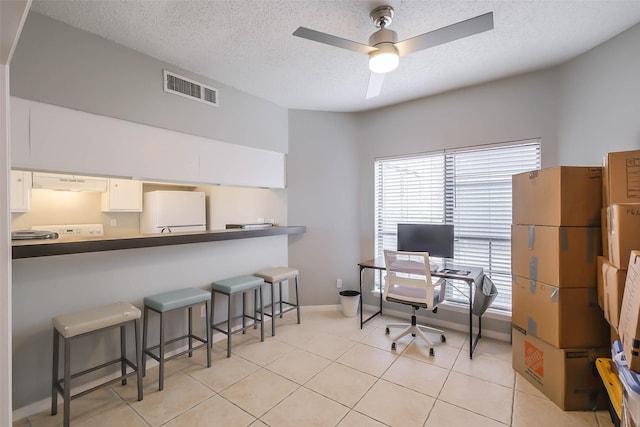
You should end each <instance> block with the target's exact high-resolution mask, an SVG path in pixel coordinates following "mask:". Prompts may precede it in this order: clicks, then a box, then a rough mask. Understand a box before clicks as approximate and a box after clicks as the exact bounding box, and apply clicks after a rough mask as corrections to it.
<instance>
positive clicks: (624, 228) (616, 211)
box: [607, 203, 640, 270]
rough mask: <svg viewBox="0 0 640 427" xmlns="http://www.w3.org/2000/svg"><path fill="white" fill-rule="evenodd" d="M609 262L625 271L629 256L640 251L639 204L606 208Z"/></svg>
mask: <svg viewBox="0 0 640 427" xmlns="http://www.w3.org/2000/svg"><path fill="white" fill-rule="evenodd" d="M607 223H608V229H609V234H608V240H609V262H610V263H611V264H613V265H615V266H616V267H618V268H619V269H621V270H627V265H628V263H629V254H630V253H631V251H632V250H633V249H640V204H639V203H632V204H616V205H611V206H609V207H608V208H607Z"/></svg>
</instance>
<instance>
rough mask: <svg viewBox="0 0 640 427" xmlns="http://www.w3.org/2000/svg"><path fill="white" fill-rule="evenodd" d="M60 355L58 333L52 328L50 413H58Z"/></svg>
mask: <svg viewBox="0 0 640 427" xmlns="http://www.w3.org/2000/svg"><path fill="white" fill-rule="evenodd" d="M59 355H60V334H59V333H58V330H57V329H56V328H53V369H52V371H51V372H52V374H51V415H56V414H57V413H58V387H56V384H57V383H58V370H59V367H58V357H59Z"/></svg>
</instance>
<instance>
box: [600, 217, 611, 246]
mask: <svg viewBox="0 0 640 427" xmlns="http://www.w3.org/2000/svg"><path fill="white" fill-rule="evenodd" d="M600 229H601V230H602V255H603V256H606V257H607V258H608V257H609V224H608V222H607V208H602V209H600Z"/></svg>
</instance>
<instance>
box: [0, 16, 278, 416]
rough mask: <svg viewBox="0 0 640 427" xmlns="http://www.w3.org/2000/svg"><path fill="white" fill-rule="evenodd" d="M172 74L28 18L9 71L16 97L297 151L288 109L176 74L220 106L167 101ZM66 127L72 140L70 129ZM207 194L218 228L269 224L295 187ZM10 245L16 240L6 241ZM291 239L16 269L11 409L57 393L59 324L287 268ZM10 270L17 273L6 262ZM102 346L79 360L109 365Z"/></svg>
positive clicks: (39, 262) (43, 261) (88, 346)
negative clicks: (211, 90) (92, 311)
mask: <svg viewBox="0 0 640 427" xmlns="http://www.w3.org/2000/svg"><path fill="white" fill-rule="evenodd" d="M165 67H169V66H168V64H166V63H163V62H161V61H158V60H156V59H153V58H150V57H147V56H144V55H142V54H139V53H136V52H134V51H132V50H130V49H127V48H124V47H122V46H119V45H117V44H115V43H112V42H109V41H107V40H105V39H102V38H100V37H97V36H95V35H92V34H89V33H86V32H83V31H81V30H77V29H74V28H72V27H69V26H67V25H64V24H61V23H59V22H57V21H54V20H52V19H49V18H46V17H43V16H41V15H37V14H30V15H29V17H28V18H27V22H26V25H25V28H24V31H23V34H22V37H21V38H20V41H19V43H18V46H17V49H16V54H15V61H13V62H12V64H11V74H12V75H13V76H18V78H16V79H15V80H12V81H11V94H12V95H13V96H18V97H21V98H25V99H31V100H36V101H41V102H46V103H50V104H54V105H59V106H63V107H68V108H73V109H78V110H83V111H88V112H91V113H96V114H101V115H105V116H110V117H116V118H120V119H124V120H128V121H133V122H139V123H143V124H146V125H151V126H156V127H162V128H167V129H171V130H175V131H179V132H184V133H190V134H195V135H200V136H203V137H207V138H211V139H215V140H220V141H225V142H229V143H233V144H240V145H247V146H252V147H256V148H261V149H265V150H271V151H276V152H280V153H286V152H287V151H288V112H287V110H286V109H284V108H281V107H279V106H277V105H275V104H272V103H270V102H267V101H264V100H262V99H259V98H256V97H253V96H249V95H247V94H244V93H242V92H240V91H237V90H235V89H233V88H230V87H228V86H226V85H223V84H220V83H219V82H215V81H211V80H209V79H204V78H201V77H199V76H196V75H194V74H193V73H189V72H187V71H185V70H180V69H177V68H175V67H169V68H170V69H171V70H173V71H175V72H177V73H179V74H181V75H184V76H185V77H192V78H194V79H196V80H198V81H201V82H203V83H205V84H208V85H210V86H213V87H216V88H217V89H219V91H220V92H219V95H220V106H219V107H217V108H214V107H210V106H208V105H205V104H201V103H199V102H195V101H191V100H187V99H184V98H182V97H179V96H174V95H171V94H166V93H164V92H163V91H162V70H163V68H165ZM69 129H70V131H73V123H69ZM96 154H98V155H99V153H96ZM3 159H6V157H3ZM69 172H73V171H69ZM7 174H8V171H7ZM3 182H5V181H3ZM0 193H2V191H1V190H0ZM5 194H6V193H5ZM210 194H213V195H214V196H215V197H214V198H215V200H214V202H217V204H216V205H215V206H214V208H213V209H212V210H213V214H212V215H213V216H211V217H210V219H215V220H216V221H217V222H219V221H220V218H225V220H226V219H230V218H235V217H236V216H238V218H237V220H236V221H242V220H244V218H249V217H251V218H253V217H256V218H257V217H258V216H264V217H265V218H269V219H270V218H274V219H277V221H278V222H279V223H280V224H283V225H286V221H287V214H286V209H287V205H286V203H287V201H286V190H274V191H271V190H265V189H254V190H247V191H243V189H239V192H238V193H235V194H236V195H235V196H232V195H231V194H230V193H229V192H226V191H225V190H224V189H222V188H214V189H212V190H211V192H210ZM225 200H226V201H228V202H229V203H228V204H225ZM94 202H95V201H94ZM258 204H260V206H258ZM210 213H211V212H210ZM240 213H241V214H242V215H244V216H243V218H240V217H239V216H240V215H239V214H240ZM7 214H8V207H6V206H4V207H3V215H7ZM125 215H126V214H125ZM7 216H8V215H7ZM25 217H26V216H25ZM52 217H55V215H54V214H52ZM99 218H100V219H103V217H102V216H100V217H99ZM96 220H97V221H98V222H101V221H100V220H98V218H96ZM3 241H4V242H8V241H9V238H8V234H7V235H6V239H3ZM287 242H288V237H287V236H274V237H260V238H253V239H241V240H234V241H226V242H210V243H199V244H189V245H178V246H171V247H158V248H149V249H133V250H123V251H112V252H100V253H89V254H78V255H64V256H55V257H46V258H40V259H37V258H36V259H24V260H14V261H13V262H12V263H11V265H12V266H13V298H12V308H13V314H14V316H13V335H14V337H13V338H14V339H13V349H12V351H13V353H12V354H13V378H14V381H13V393H12V397H13V408H14V409H18V408H22V407H25V406H26V405H30V404H33V403H34V402H38V401H40V400H42V399H46V398H47V397H48V396H49V393H50V385H49V381H50V376H51V372H50V371H51V363H50V356H51V347H52V339H51V318H52V317H53V316H56V315H59V314H62V313H65V312H71V311H76V310H80V309H83V308H88V307H93V306H96V305H100V304H106V303H109V302H113V301H118V300H124V301H129V302H132V303H134V304H136V305H138V306H140V305H141V301H142V298H143V297H144V296H145V295H152V294H155V293H158V292H163V291H165V290H169V289H176V288H181V287H187V286H192V287H201V288H205V289H206V288H207V286H208V285H209V284H210V283H211V281H213V280H216V279H222V278H226V277H231V276H234V275H238V274H251V273H253V272H255V271H257V270H259V269H263V268H266V267H272V266H275V265H287V263H288V252H287ZM7 252H8V251H7ZM5 263H6V264H7V265H9V264H10V262H9V260H8V255H7V259H5ZM0 270H1V271H5V269H0ZM216 306H217V307H223V306H224V301H222V300H217V301H216ZM222 314H223V313H219V314H218V315H216V317H217V318H219V316H222ZM98 342H99V341H98V340H88V341H87V342H86V343H85V344H83V345H82V346H81V347H80V348H79V351H80V354H82V355H83V356H84V357H82V356H81V357H80V359H78V360H85V361H86V362H87V363H89V362H92V361H97V360H102V361H104V359H101V358H100V356H101V353H103V352H106V349H105V347H104V345H101V346H98V345H97V343H98ZM94 347H95V349H96V350H95V351H93V349H94ZM113 347H114V348H117V346H113ZM4 348H7V347H4ZM40 409H42V408H40Z"/></svg>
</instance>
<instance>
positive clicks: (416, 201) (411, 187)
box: [375, 153, 445, 257]
mask: <svg viewBox="0 0 640 427" xmlns="http://www.w3.org/2000/svg"><path fill="white" fill-rule="evenodd" d="M375 170H376V178H375V179H376V192H375V197H376V200H375V218H376V230H375V254H376V257H381V256H383V251H384V249H393V250H395V249H396V243H397V242H396V233H397V225H398V223H411V222H416V223H444V220H445V218H444V194H445V191H444V188H445V183H444V156H443V155H442V153H438V154H433V155H422V156H418V157H406V158H397V159H385V160H378V161H376V167H375Z"/></svg>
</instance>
